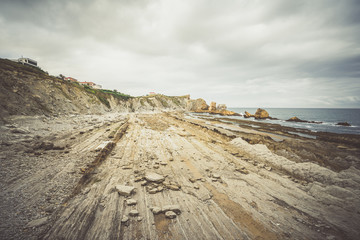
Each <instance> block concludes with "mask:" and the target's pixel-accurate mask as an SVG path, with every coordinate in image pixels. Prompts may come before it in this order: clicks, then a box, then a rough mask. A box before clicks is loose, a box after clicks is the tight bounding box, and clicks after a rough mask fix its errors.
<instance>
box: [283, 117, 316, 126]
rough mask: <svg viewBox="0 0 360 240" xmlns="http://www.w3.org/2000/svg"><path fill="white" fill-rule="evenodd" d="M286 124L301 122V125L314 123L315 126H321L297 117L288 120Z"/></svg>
mask: <svg viewBox="0 0 360 240" xmlns="http://www.w3.org/2000/svg"><path fill="white" fill-rule="evenodd" d="M286 121H287V122H303V123H315V124H321V123H322V122H316V121H307V120H302V119H300V118H298V117H292V118H289V119H288V120H286Z"/></svg>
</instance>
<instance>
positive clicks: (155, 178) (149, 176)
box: [145, 172, 165, 183]
mask: <svg viewBox="0 0 360 240" xmlns="http://www.w3.org/2000/svg"><path fill="white" fill-rule="evenodd" d="M145 179H146V180H147V181H149V182H156V183H161V182H163V181H164V180H165V177H163V176H161V175H160V174H157V173H152V172H149V173H146V174H145Z"/></svg>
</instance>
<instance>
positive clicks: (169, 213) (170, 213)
mask: <svg viewBox="0 0 360 240" xmlns="http://www.w3.org/2000/svg"><path fill="white" fill-rule="evenodd" d="M165 217H166V218H170V219H173V218H176V213H174V212H173V211H167V212H165Z"/></svg>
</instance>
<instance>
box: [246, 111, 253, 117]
mask: <svg viewBox="0 0 360 240" xmlns="http://www.w3.org/2000/svg"><path fill="white" fill-rule="evenodd" d="M253 116H254V115H251V114H250V113H248V112H247V111H245V115H244V118H250V117H253Z"/></svg>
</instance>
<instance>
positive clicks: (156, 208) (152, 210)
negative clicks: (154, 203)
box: [151, 207, 162, 215]
mask: <svg viewBox="0 0 360 240" xmlns="http://www.w3.org/2000/svg"><path fill="white" fill-rule="evenodd" d="M151 212H152V213H153V214H155V215H156V214H159V213H161V212H162V211H161V208H159V207H153V208H152V209H151Z"/></svg>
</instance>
